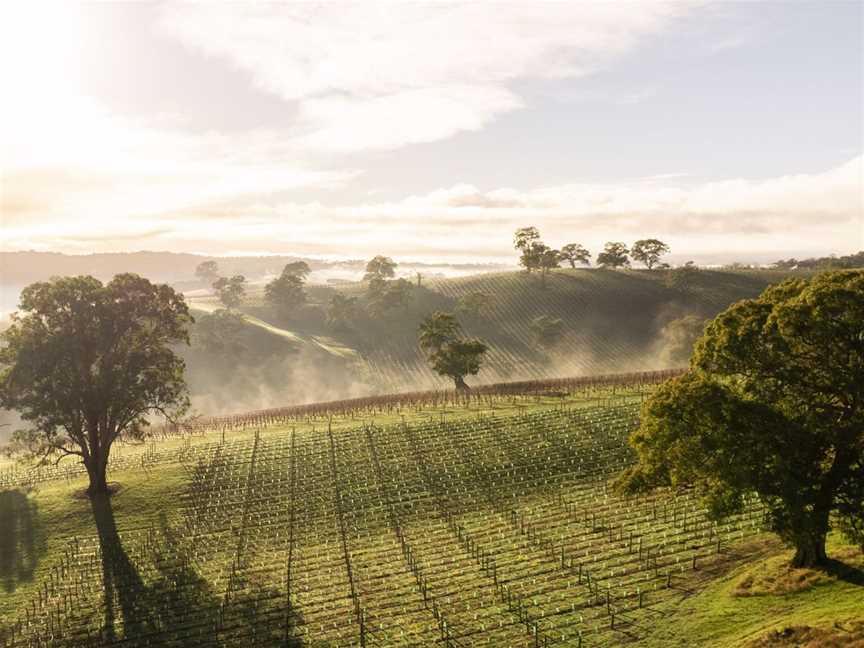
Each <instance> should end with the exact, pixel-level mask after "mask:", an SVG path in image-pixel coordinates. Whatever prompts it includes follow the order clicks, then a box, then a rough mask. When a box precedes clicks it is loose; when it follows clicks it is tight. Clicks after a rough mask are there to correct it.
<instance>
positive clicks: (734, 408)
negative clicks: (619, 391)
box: [619, 270, 864, 566]
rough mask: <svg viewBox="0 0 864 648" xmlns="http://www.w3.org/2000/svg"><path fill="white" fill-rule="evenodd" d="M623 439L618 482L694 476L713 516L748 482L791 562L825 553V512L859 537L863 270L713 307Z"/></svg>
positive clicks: (640, 485)
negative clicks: (685, 357) (690, 348)
mask: <svg viewBox="0 0 864 648" xmlns="http://www.w3.org/2000/svg"><path fill="white" fill-rule="evenodd" d="M631 443H632V445H633V446H634V447H635V449H636V451H637V452H638V456H639V461H638V463H637V464H636V465H635V466H633V467H632V468H630V469H629V470H628V471H627V472H625V474H624V475H623V476H622V478H621V480H620V482H619V484H620V486H622V487H623V488H624V489H625V490H629V491H631V492H636V491H641V490H646V489H651V488H653V487H655V486H663V485H668V486H680V485H692V486H695V487H696V488H698V489H699V490H700V491H701V493H702V494H703V495H704V497H705V499H706V503H707V504H708V508H709V511H710V512H711V513H712V515H713V516H714V517H722V516H723V515H724V514H728V513H730V512H734V511H736V510H739V509H740V508H741V506H742V501H743V497H744V496H745V495H746V494H747V493H752V492H755V493H756V494H757V495H758V496H759V498H760V499H761V501H762V502H763V503H764V505H765V506H766V508H767V510H768V512H769V514H770V520H771V525H772V529H773V530H774V531H775V532H776V533H778V534H779V535H780V537H781V538H783V539H784V540H785V541H786V542H787V543H789V544H790V545H792V546H793V547H794V548H795V556H794V558H793V565H795V566H817V565H820V564H824V563H825V561H826V555H825V538H826V535H827V533H828V531H829V529H830V527H831V524H832V521H836V522H838V523H839V526H840V527H841V528H842V529H844V530H845V531H846V532H847V534H848V535H850V536H851V539H852V540H854V541H857V542H858V543H859V544H862V539H864V538H862V537H861V535H860V534H861V532H862V530H864V526H862V521H864V498H862V495H864V271H861V270H855V271H841V272H828V273H824V274H822V275H819V276H817V277H815V278H814V279H811V280H810V281H803V280H789V281H785V282H783V283H781V284H778V285H776V286H773V287H770V288H768V289H767V290H766V291H765V292H764V293H762V295H761V296H760V297H759V298H757V299H750V300H745V301H741V302H738V303H737V304H735V305H733V306H731V307H730V308H729V309H727V310H726V311H725V312H723V313H721V314H720V315H719V316H718V317H717V318H716V319H714V321H713V322H711V324H710V325H709V326H708V328H707V329H706V332H705V335H704V336H703V337H702V338H701V340H699V342H698V343H697V345H696V350H695V353H694V355H693V357H692V359H691V362H690V371H689V373H687V374H686V375H684V376H682V377H680V378H677V379H675V380H672V381H670V382H668V383H666V384H664V385H663V386H662V387H661V388H660V389H659V390H658V391H657V392H656V393H655V394H654V395H653V396H652V397H651V398H650V399H649V400H648V401H646V403H645V404H644V406H643V410H642V422H641V426H640V428H639V430H638V431H637V432H635V433H634V434H633V436H632V438H631ZM832 515H833V517H832ZM862 546H864V544H862Z"/></svg>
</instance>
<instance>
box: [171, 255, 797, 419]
mask: <svg viewBox="0 0 864 648" xmlns="http://www.w3.org/2000/svg"><path fill="white" fill-rule="evenodd" d="M788 274H789V273H786V274H783V273H778V272H772V271H747V272H735V271H711V270H702V271H699V272H698V273H695V274H694V275H693V277H691V278H690V281H689V282H688V284H687V285H686V286H683V287H682V286H677V285H675V284H673V283H672V282H670V281H669V275H668V274H667V273H664V272H647V271H626V272H615V271H604V270H564V269H561V270H558V271H556V272H554V273H552V274H551V275H550V276H549V277H547V279H546V281H545V282H541V280H540V278H538V277H536V276H533V275H532V276H528V275H526V274H525V273H522V272H506V273H489V274H481V275H472V276H466V277H460V278H451V279H432V280H427V281H423V282H422V284H421V285H420V286H419V287H418V286H416V285H414V287H413V288H412V289H411V291H410V294H409V295H408V298H407V299H406V301H405V303H404V304H402V305H400V306H396V307H394V308H391V309H389V310H387V311H385V312H384V313H381V314H376V315H374V316H372V315H370V314H369V312H368V306H369V300H368V297H367V295H366V287H365V285H364V284H360V283H354V284H345V285H341V286H339V288H338V290H337V289H336V288H334V287H332V286H323V285H315V284H312V285H309V286H307V294H308V302H307V304H306V305H305V306H304V307H303V308H301V309H298V311H297V313H296V315H295V316H294V317H292V318H290V319H287V320H285V319H280V318H279V316H278V315H277V314H276V313H275V312H274V311H273V309H272V308H271V307H270V306H269V305H268V304H266V303H265V302H264V300H263V291H262V290H261V288H260V287H259V288H258V289H256V290H253V291H251V294H250V295H249V297H248V299H247V301H246V303H245V304H244V305H243V306H242V311H243V313H244V314H245V316H246V323H247V325H248V327H247V331H246V332H245V333H244V335H245V336H246V338H247V344H246V346H247V347H248V348H249V349H250V351H249V352H248V353H239V354H236V356H235V357H231V358H213V357H211V356H209V355H207V354H204V353H201V352H200V351H196V350H195V349H194V348H193V349H192V350H191V351H190V352H189V354H188V357H189V368H190V376H191V383H192V387H193V391H194V392H195V393H197V394H198V395H199V403H202V405H201V407H200V409H201V410H202V411H203V412H205V413H217V412H228V411H242V410H247V409H261V408H265V407H277V406H281V405H286V404H290V403H302V402H312V401H316V400H318V401H320V400H332V399H339V398H348V397H356V396H363V395H368V394H376V393H387V392H393V391H411V390H420V389H429V388H447V387H449V386H450V384H449V382H448V381H446V380H443V379H441V378H440V377H439V376H437V375H435V374H434V373H433V372H432V371H431V370H430V369H429V367H428V365H427V363H426V361H425V359H424V357H423V356H422V354H421V352H420V349H419V348H418V346H417V327H418V326H419V324H420V322H421V321H422V319H423V318H424V317H425V316H426V315H428V314H429V313H431V312H433V311H436V310H444V311H451V312H452V311H455V312H457V315H458V317H459V320H460V322H461V323H462V325H463V328H464V331H465V334H466V335H469V336H474V337H478V338H480V339H482V340H484V341H485V342H486V343H487V344H488V345H489V347H490V350H489V353H488V357H487V358H486V361H485V362H484V364H483V367H482V369H481V371H480V373H479V374H478V375H477V376H475V377H469V383H474V384H482V383H493V382H503V381H514V380H530V379H539V378H548V377H555V376H574V375H589V374H600V373H611V372H620V371H642V370H651V369H660V368H668V367H677V366H682V365H684V364H686V361H687V357H688V355H689V348H690V345H691V344H692V342H693V339H694V335H695V334H696V333H698V326H699V325H700V323H701V322H702V321H703V320H705V319H707V318H710V317H713V316H714V315H716V314H717V313H718V312H719V311H721V310H722V309H723V308H725V307H726V306H728V305H729V304H731V303H732V302H734V301H737V300H738V299H742V298H747V297H753V296H756V295H758V294H759V293H760V292H761V291H762V289H764V288H765V286H767V285H768V284H769V283H771V282H773V281H777V280H779V279H780V278H782V277H784V276H788ZM337 292H339V293H342V294H345V295H347V296H351V297H355V298H356V299H357V308H356V309H355V314H354V316H353V318H352V320H351V321H350V322H348V323H347V325H346V326H344V327H341V328H334V327H332V326H328V324H327V321H326V310H327V308H328V303H329V300H330V299H331V297H332V296H333V295H334V294H336V293H337ZM475 293H482V294H484V295H486V296H487V297H488V302H489V304H488V307H487V308H485V309H483V310H481V312H480V313H478V314H475V315H470V314H466V313H464V312H460V311H459V300H460V298H463V297H465V296H467V295H471V294H475ZM192 303H193V307H195V308H199V309H209V310H212V309H214V308H216V302H215V300H214V299H213V298H212V297H200V296H198V297H195V298H194V299H193V302H192ZM544 316H545V317H546V318H549V319H552V320H560V335H558V337H557V338H555V339H553V340H551V341H548V342H546V343H541V341H540V340H539V339H538V334H537V332H536V330H535V324H534V322H535V320H537V318H541V317H544ZM688 318H689V319H688ZM694 320H695V322H696V327H695V329H694V326H693V324H692V322H693V321H694ZM681 322H689V330H688V329H687V327H681V326H677V325H678V324H680V323H681ZM276 338H281V339H276ZM256 349H257V351H256ZM205 394H209V395H210V397H207V398H206V399H205V397H204V395H205ZM213 394H216V396H215V397H213Z"/></svg>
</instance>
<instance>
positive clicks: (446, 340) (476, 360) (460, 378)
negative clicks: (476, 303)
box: [419, 312, 489, 391]
mask: <svg viewBox="0 0 864 648" xmlns="http://www.w3.org/2000/svg"><path fill="white" fill-rule="evenodd" d="M460 333H461V328H460V326H459V322H457V321H456V318H455V317H454V316H453V315H451V314H450V313H442V312H436V313H433V314H432V315H430V316H429V317H427V318H426V319H425V320H423V322H422V323H421V324H420V338H419V341H420V348H421V349H423V351H424V352H425V353H426V358H427V360H428V361H429V364H430V365H431V366H432V369H433V370H434V371H435V372H436V373H437V374H438V375H439V376H447V377H448V378H452V379H453V382H454V384H455V386H456V389H457V390H459V391H465V390H467V389H469V387H468V385H467V384H466V383H465V376H468V375H471V376H475V375H477V372H479V371H480V364H481V363H482V361H483V356H484V355H485V354H486V351H488V350H489V348H488V347H487V346H486V345H485V344H484V343H483V342H481V341H480V340H473V339H472V340H466V339H460V338H459V335H460Z"/></svg>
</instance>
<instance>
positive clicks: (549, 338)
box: [531, 315, 564, 347]
mask: <svg viewBox="0 0 864 648" xmlns="http://www.w3.org/2000/svg"><path fill="white" fill-rule="evenodd" d="M531 330H532V331H533V333H534V336H535V338H536V340H537V344H539V345H540V346H543V347H551V346H553V345H554V344H555V343H556V342H557V341H558V340H560V339H561V336H562V335H563V334H564V321H563V320H562V319H561V318H560V317H552V316H551V315H541V316H540V317H535V318H534V319H533V320H532V321H531Z"/></svg>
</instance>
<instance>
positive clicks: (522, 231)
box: [513, 227, 540, 252]
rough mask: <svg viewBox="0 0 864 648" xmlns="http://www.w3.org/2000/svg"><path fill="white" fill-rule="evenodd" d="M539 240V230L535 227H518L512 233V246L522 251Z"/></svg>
mask: <svg viewBox="0 0 864 648" xmlns="http://www.w3.org/2000/svg"><path fill="white" fill-rule="evenodd" d="M539 240H540V231H539V230H538V229H537V228H536V227H520V228H519V229H517V230H516V233H515V234H514V235H513V247H514V248H516V249H517V250H520V251H522V252H524V251H525V250H527V249H528V248H530V247H531V244H532V243H535V242H537V241H539Z"/></svg>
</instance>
